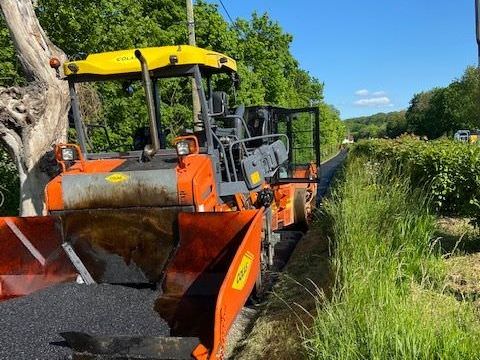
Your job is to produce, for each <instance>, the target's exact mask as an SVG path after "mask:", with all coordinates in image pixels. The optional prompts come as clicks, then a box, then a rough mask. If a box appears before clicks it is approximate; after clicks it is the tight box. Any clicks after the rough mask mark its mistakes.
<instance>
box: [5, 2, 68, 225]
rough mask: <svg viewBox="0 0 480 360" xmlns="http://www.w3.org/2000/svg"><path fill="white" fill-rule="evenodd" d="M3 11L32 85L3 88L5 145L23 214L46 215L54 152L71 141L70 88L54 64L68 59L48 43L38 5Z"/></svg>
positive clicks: (9, 6)
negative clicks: (17, 182) (68, 137)
mask: <svg viewBox="0 0 480 360" xmlns="http://www.w3.org/2000/svg"><path fill="white" fill-rule="evenodd" d="M0 7H1V10H2V12H3V14H4V16H5V20H6V23H7V26H8V28H9V30H10V34H11V37H12V40H13V43H14V45H15V48H16V51H17V55H18V58H19V60H20V62H21V64H22V67H23V71H24V74H25V76H26V78H27V81H28V85H27V86H25V87H10V88H4V87H0V141H1V142H2V144H3V145H5V147H6V148H7V151H8V152H9V153H10V156H11V157H12V159H14V161H15V163H16V166H17V169H18V173H19V178H20V213H21V214H22V215H23V216H28V215H40V214H42V213H43V212H44V187H45V185H46V183H47V182H48V180H49V176H48V171H47V170H48V166H49V160H51V159H49V157H51V154H52V150H53V147H54V145H55V144H56V143H60V142H65V141H66V134H67V125H68V121H67V114H68V107H69V103H70V99H69V93H68V85H67V83H66V82H65V81H63V80H60V79H58V78H57V77H56V74H55V70H53V69H52V68H50V65H49V60H50V58H52V57H56V58H58V59H59V60H60V61H61V62H63V61H65V60H66V56H65V54H64V53H63V52H62V51H61V50H60V49H58V48H57V47H56V46H55V45H53V44H52V42H51V41H50V40H49V39H48V37H47V35H46V34H45V32H44V31H43V29H42V27H41V26H40V24H39V22H38V19H37V17H36V15H35V11H34V7H33V4H32V0H0Z"/></svg>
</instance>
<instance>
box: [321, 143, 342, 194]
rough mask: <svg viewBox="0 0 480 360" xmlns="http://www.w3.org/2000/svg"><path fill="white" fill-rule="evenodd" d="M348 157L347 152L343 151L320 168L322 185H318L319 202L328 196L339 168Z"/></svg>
mask: <svg viewBox="0 0 480 360" xmlns="http://www.w3.org/2000/svg"><path fill="white" fill-rule="evenodd" d="M346 157H347V150H341V151H340V152H339V153H338V155H336V156H335V157H333V158H331V159H330V160H327V161H326V162H324V163H322V164H321V166H320V183H319V185H318V190H317V194H318V197H319V200H321V199H322V197H324V196H325V195H326V194H327V191H328V187H329V186H330V182H331V181H332V179H333V176H334V175H335V172H336V171H337V170H338V168H339V166H340V165H341V164H342V163H343V161H344V160H345V158H346Z"/></svg>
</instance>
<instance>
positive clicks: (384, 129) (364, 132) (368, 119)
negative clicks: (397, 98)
mask: <svg viewBox="0 0 480 360" xmlns="http://www.w3.org/2000/svg"><path fill="white" fill-rule="evenodd" d="M345 125H346V126H347V129H348V131H349V132H350V134H351V135H353V137H354V138H355V139H369V138H382V137H390V138H395V137H397V136H400V135H401V134H403V133H405V132H406V131H407V124H406V120H405V111H394V112H389V113H378V114H374V115H371V116H362V117H358V118H351V119H347V120H345Z"/></svg>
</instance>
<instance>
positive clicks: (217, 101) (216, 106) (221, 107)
mask: <svg viewBox="0 0 480 360" xmlns="http://www.w3.org/2000/svg"><path fill="white" fill-rule="evenodd" d="M212 103H213V109H212V110H213V114H211V115H213V116H219V115H222V116H224V115H227V114H228V95H227V93H226V92H224V91H214V92H213V96H212Z"/></svg>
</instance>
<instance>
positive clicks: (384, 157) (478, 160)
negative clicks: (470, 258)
mask: <svg viewBox="0 0 480 360" xmlns="http://www.w3.org/2000/svg"><path fill="white" fill-rule="evenodd" d="M352 152H353V154H356V155H366V156H368V157H370V158H371V159H373V160H375V161H392V162H393V163H395V164H396V165H397V166H399V167H400V169H401V170H402V171H404V172H405V173H406V174H407V175H408V176H410V178H411V180H412V183H413V184H415V185H417V186H419V187H427V188H428V190H429V192H430V193H431V195H432V201H433V205H434V207H435V209H436V210H437V211H438V212H440V213H442V214H446V215H460V216H468V217H475V218H479V215H480V147H478V146H476V145H470V144H465V143H461V142H457V141H453V140H448V139H440V140H435V141H422V140H419V139H417V138H414V137H411V136H405V137H401V138H399V139H395V140H384V139H378V140H365V141H360V142H359V143H358V144H356V146H355V147H354V148H353V150H352Z"/></svg>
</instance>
